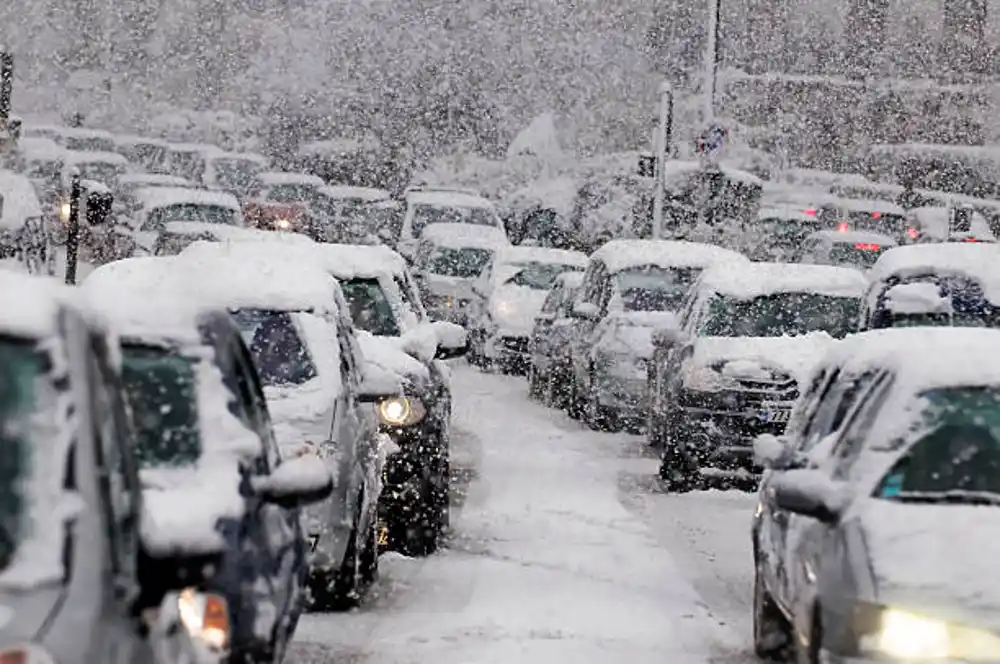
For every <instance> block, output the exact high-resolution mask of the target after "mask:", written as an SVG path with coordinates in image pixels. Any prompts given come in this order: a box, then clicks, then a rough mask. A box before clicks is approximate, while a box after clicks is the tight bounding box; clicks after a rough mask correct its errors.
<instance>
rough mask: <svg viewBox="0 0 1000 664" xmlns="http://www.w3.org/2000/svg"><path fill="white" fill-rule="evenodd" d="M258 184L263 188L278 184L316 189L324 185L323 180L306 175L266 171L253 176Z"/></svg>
mask: <svg viewBox="0 0 1000 664" xmlns="http://www.w3.org/2000/svg"><path fill="white" fill-rule="evenodd" d="M254 177H255V178H256V179H257V181H258V182H260V183H261V184H262V185H264V186H265V187H273V186H274V185H278V184H308V185H313V186H316V187H323V186H325V185H326V183H325V182H323V178H321V177H318V176H316V175H308V174H306V173H284V172H279V171H267V172H265V173H258V174H257V175H255V176H254Z"/></svg>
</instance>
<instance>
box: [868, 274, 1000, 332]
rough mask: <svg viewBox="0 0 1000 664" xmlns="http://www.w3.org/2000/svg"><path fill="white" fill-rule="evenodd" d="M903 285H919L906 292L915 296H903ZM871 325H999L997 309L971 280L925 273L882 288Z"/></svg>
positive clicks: (878, 327)
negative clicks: (917, 295)
mask: <svg viewBox="0 0 1000 664" xmlns="http://www.w3.org/2000/svg"><path fill="white" fill-rule="evenodd" d="M904 288H906V289H913V288H920V290H919V291H916V290H914V291H910V292H913V293H917V294H919V299H915V300H914V299H913V298H912V297H905V293H904V292H901V291H902V289H904ZM935 291H936V296H935ZM871 327H873V328H875V329H881V328H886V327H1000V311H998V310H997V308H996V307H995V306H993V305H992V304H991V303H990V302H989V300H987V299H986V295H985V293H984V292H983V288H982V286H981V285H980V284H979V283H977V282H976V281H975V280H972V279H966V278H964V277H959V276H940V277H939V276H936V275H929V276H922V277H916V278H912V279H909V280H907V281H904V282H894V283H893V285H892V286H890V287H889V288H887V289H885V291H884V292H883V293H882V295H880V296H879V301H878V305H877V306H876V308H875V312H874V315H873V319H872V323H871Z"/></svg>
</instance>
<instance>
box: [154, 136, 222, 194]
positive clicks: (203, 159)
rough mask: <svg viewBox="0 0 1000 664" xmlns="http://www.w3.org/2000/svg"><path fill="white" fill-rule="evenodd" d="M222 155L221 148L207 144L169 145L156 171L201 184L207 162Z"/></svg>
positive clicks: (206, 168)
mask: <svg viewBox="0 0 1000 664" xmlns="http://www.w3.org/2000/svg"><path fill="white" fill-rule="evenodd" d="M223 153H224V150H223V149H222V148H220V147H218V146H215V145H209V144H208V143H169V144H167V153H166V155H165V156H164V159H163V164H162V165H161V167H160V168H159V169H157V170H158V172H163V173H167V174H169V175H176V176H178V177H182V178H185V179H187V180H191V181H192V182H197V183H199V184H201V183H202V178H204V177H205V174H206V172H207V170H208V160H209V159H211V158H212V157H214V156H217V155H221V154H223Z"/></svg>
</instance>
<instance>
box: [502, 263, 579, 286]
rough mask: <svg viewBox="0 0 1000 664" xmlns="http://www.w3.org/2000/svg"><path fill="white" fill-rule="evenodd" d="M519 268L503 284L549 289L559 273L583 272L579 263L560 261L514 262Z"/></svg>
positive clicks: (553, 284)
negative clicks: (571, 263)
mask: <svg viewBox="0 0 1000 664" xmlns="http://www.w3.org/2000/svg"><path fill="white" fill-rule="evenodd" d="M513 265H514V266H518V267H520V268H521V269H519V270H518V271H517V272H516V273H515V274H514V275H513V276H511V277H509V278H508V279H507V280H506V281H504V284H510V285H512V286H521V287H523V288H530V289H532V290H549V289H550V288H552V287H553V286H555V284H556V279H558V278H559V275H560V274H565V273H567V272H583V268H582V267H580V266H579V265H563V264H561V263H539V262H534V261H533V262H526V263H514V264H513Z"/></svg>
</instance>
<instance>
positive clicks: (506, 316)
mask: <svg viewBox="0 0 1000 664" xmlns="http://www.w3.org/2000/svg"><path fill="white" fill-rule="evenodd" d="M548 294H549V292H548V291H544V290H536V289H534V288H525V287H524V286H513V285H505V286H501V287H500V288H498V289H497V290H496V291H494V292H493V295H492V296H491V297H490V303H489V311H490V317H491V318H492V319H493V322H494V323H496V325H497V328H498V329H499V330H500V331H501V332H502V333H504V334H513V335H519V336H525V337H526V336H530V335H531V331H532V329H534V327H535V317H536V316H537V315H538V312H540V311H541V310H542V306H543V305H544V304H545V298H546V297H548Z"/></svg>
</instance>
